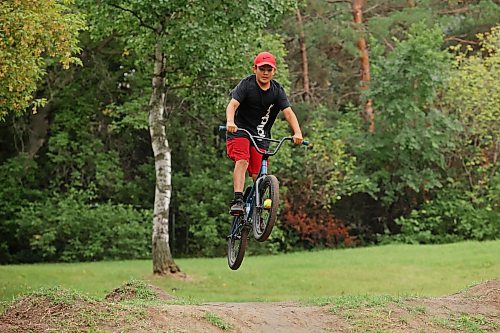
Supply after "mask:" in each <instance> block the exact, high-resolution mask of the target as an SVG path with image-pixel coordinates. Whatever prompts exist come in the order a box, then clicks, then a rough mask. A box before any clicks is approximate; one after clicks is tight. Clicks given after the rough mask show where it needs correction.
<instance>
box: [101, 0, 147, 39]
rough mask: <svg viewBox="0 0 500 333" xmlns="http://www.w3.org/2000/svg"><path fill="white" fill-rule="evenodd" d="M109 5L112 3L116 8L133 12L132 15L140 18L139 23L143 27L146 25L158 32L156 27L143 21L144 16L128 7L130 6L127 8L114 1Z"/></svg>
mask: <svg viewBox="0 0 500 333" xmlns="http://www.w3.org/2000/svg"><path fill="white" fill-rule="evenodd" d="M109 5H110V6H111V7H114V8H116V9H119V10H122V11H124V12H127V13H130V14H132V15H133V16H134V17H135V18H136V19H138V20H139V24H140V25H141V26H142V27H145V28H148V29H151V30H153V31H154V32H156V29H155V28H154V27H152V26H150V25H148V24H146V23H145V22H144V21H143V19H142V17H141V16H139V14H137V13H136V12H134V11H133V10H131V9H128V8H125V7H122V6H120V5H117V4H114V3H110V4H109Z"/></svg>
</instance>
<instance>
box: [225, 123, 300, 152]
mask: <svg viewBox="0 0 500 333" xmlns="http://www.w3.org/2000/svg"><path fill="white" fill-rule="evenodd" d="M226 130H227V128H226V126H224V125H220V126H219V132H222V131H226ZM237 131H242V132H244V133H246V135H247V136H248V137H249V138H250V141H251V142H252V144H253V146H254V147H255V149H256V150H257V152H258V153H259V154H262V155H264V154H266V155H268V156H273V155H276V153H278V150H280V148H281V145H282V144H283V142H285V141H292V142H293V137H290V136H289V137H284V138H282V139H281V140H275V139H269V138H263V137H260V136H254V135H252V134H251V133H250V132H249V131H247V130H246V129H244V128H238V129H237ZM255 138H257V140H259V141H269V142H276V143H278V146H277V147H276V148H275V149H274V151H273V152H272V153H271V152H266V151H265V150H261V149H260V148H259V146H258V145H257V143H256V142H255ZM301 144H302V145H304V146H308V145H309V141H302V143H301Z"/></svg>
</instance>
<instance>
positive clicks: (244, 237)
mask: <svg viewBox="0 0 500 333" xmlns="http://www.w3.org/2000/svg"><path fill="white" fill-rule="evenodd" d="M225 130H226V126H219V131H225ZM238 131H242V132H244V133H245V134H246V135H247V136H248V138H249V139H250V142H251V144H252V145H253V146H254V147H255V149H256V150H257V152H258V153H259V154H261V155H262V163H261V166H260V170H259V173H258V175H257V178H256V179H255V181H254V182H253V184H252V185H250V186H248V187H247V188H246V189H245V192H244V194H243V201H244V213H243V215H240V216H235V217H234V218H233V221H232V223H231V230H230V232H229V235H228V236H227V262H228V265H229V267H230V268H231V269H233V270H237V269H238V268H239V267H240V266H241V263H242V262H243V257H244V256H245V250H246V247H247V243H248V235H249V233H250V231H252V230H253V236H254V238H255V240H257V241H259V242H263V241H265V240H267V239H268V238H269V235H270V234H271V231H272V230H273V227H274V222H275V221H276V217H277V215H278V206H279V181H278V179H277V178H276V176H274V175H269V174H268V173H267V172H268V159H269V157H270V156H274V155H276V154H277V153H278V151H279V150H280V148H281V146H282V145H283V143H284V142H285V141H293V138H292V137H284V138H282V139H280V140H275V139H270V138H263V137H260V136H253V135H252V134H251V133H250V132H248V131H247V130H245V129H243V128H238ZM256 141H259V142H262V141H264V142H269V143H271V142H274V143H275V144H277V145H276V147H275V148H274V149H273V150H272V151H267V150H265V149H262V148H259V146H258V145H257V142H256ZM302 145H305V146H307V145H309V142H307V141H303V142H302Z"/></svg>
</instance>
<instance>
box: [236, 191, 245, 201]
mask: <svg viewBox="0 0 500 333" xmlns="http://www.w3.org/2000/svg"><path fill="white" fill-rule="evenodd" d="M234 200H235V201H236V200H243V192H234Z"/></svg>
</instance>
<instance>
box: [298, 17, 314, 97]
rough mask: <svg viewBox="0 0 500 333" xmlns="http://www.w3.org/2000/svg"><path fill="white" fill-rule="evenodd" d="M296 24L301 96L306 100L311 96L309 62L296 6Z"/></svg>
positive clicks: (301, 23)
mask: <svg viewBox="0 0 500 333" xmlns="http://www.w3.org/2000/svg"><path fill="white" fill-rule="evenodd" d="M296 15H297V24H298V25H299V45H300V55H301V58H302V87H303V88H302V91H303V93H302V96H303V98H304V101H306V102H308V101H309V100H310V97H311V90H310V86H309V63H308V60H307V49H306V36H305V33H304V23H303V22H302V15H301V14H300V9H298V8H297V11H296Z"/></svg>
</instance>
